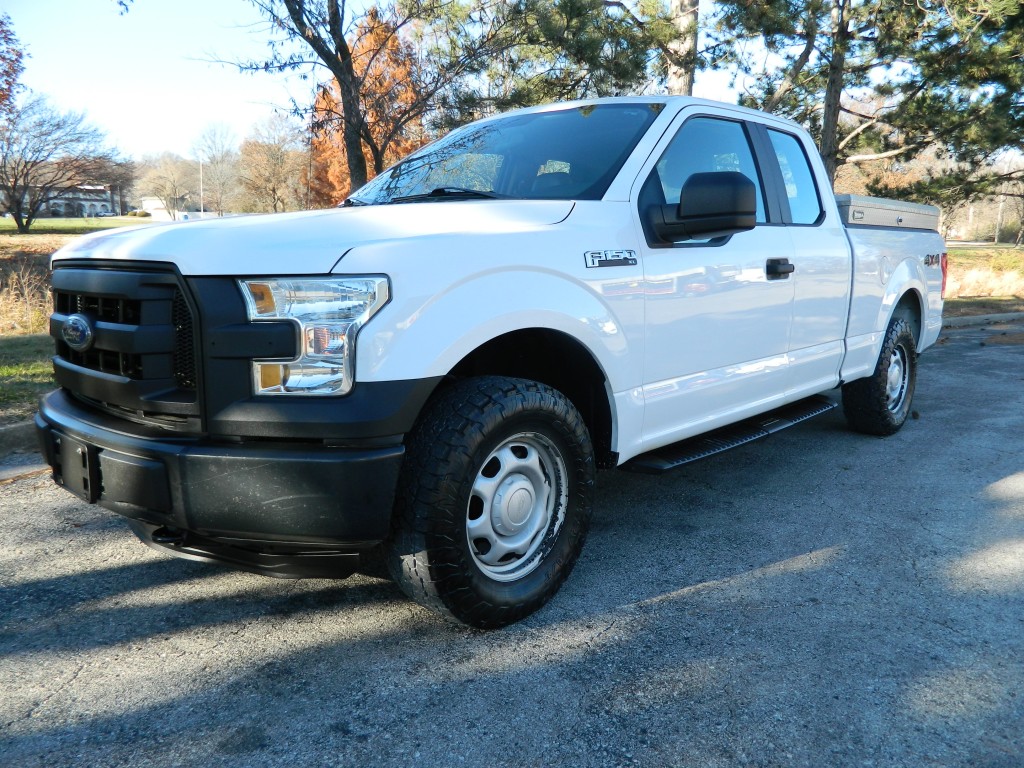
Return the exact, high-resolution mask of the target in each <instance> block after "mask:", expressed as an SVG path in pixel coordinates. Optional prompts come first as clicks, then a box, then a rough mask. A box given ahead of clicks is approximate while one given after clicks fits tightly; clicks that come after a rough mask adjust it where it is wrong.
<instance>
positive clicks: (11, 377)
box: [0, 333, 56, 426]
mask: <svg viewBox="0 0 1024 768" xmlns="http://www.w3.org/2000/svg"><path fill="white" fill-rule="evenodd" d="M52 356H53V339H51V338H50V337H49V336H48V335H46V334H42V333H39V334H35V335H32V336H0V426H2V425H5V424H13V423H15V422H18V421H24V420H25V419H28V418H30V417H31V416H32V414H33V413H34V412H35V410H36V401H37V400H38V399H39V396H40V395H42V394H44V393H46V392H49V391H50V390H51V389H54V388H55V387H56V384H54V382H53V363H52V362H50V358H51V357H52Z"/></svg>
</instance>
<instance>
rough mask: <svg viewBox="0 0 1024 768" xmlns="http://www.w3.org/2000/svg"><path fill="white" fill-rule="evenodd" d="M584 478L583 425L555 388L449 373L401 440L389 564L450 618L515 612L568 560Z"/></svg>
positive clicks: (588, 454) (579, 542) (538, 599)
mask: <svg viewBox="0 0 1024 768" xmlns="http://www.w3.org/2000/svg"><path fill="white" fill-rule="evenodd" d="M593 486H594V452H593V448H592V446H591V442H590V436H589V434H588V432H587V429H586V427H585V425H584V423H583V420H582V418H581V417H580V415H579V413H578V412H577V411H576V409H575V408H574V407H573V405H572V403H571V402H569V400H568V399H567V398H566V397H565V396H564V395H562V394H561V393H560V392H558V391H556V390H554V389H552V388H551V387H548V386H546V385H544V384H539V383H537V382H534V381H528V380H525V379H515V378H506V377H497V376H488V377H479V378H473V379H467V380H465V381H462V382H459V383H456V384H455V385H453V386H452V387H450V388H449V389H448V390H446V391H445V392H443V393H442V394H441V395H439V396H438V397H437V399H435V400H434V401H433V402H432V403H431V404H429V405H428V408H427V411H426V412H425V414H424V416H423V417H422V419H421V420H420V422H419V423H418V425H417V427H416V428H415V429H414V431H413V433H412V434H411V436H410V439H409V442H408V444H407V449H406V458H405V461H404V463H403V466H402V472H401V474H400V478H399V486H398V495H397V500H396V505H395V514H394V516H393V524H392V526H393V530H392V535H391V538H390V540H389V542H388V551H389V558H388V566H389V569H390V571H391V574H392V576H393V578H394V579H395V581H396V582H397V583H398V585H399V586H400V587H401V588H402V590H403V591H404V592H405V593H406V594H407V595H408V596H409V597H410V598H412V599H413V600H415V601H416V602H418V603H420V604H421V605H424V606H426V607H427V608H430V609H432V610H434V611H436V612H438V613H439V614H441V615H442V616H444V617H445V618H447V619H449V620H452V621H456V622H460V623H462V624H466V625H469V626H472V627H478V628H483V629H489V628H496V627H502V626H505V625H507V624H511V623H513V622H515V621H519V620H520V619H522V618H524V617H526V616H528V615H529V614H531V613H533V612H534V611H536V610H537V609H538V608H540V607H541V606H543V605H544V604H545V603H546V602H547V601H548V600H549V599H550V598H551V596H552V595H554V594H555V592H557V591H558V588H559V587H560V586H561V584H562V582H563V581H564V580H565V578H566V577H567V576H568V575H569V572H570V571H571V570H572V567H573V565H574V564H575V562H576V559H577V557H578V556H579V553H580V550H581V548H582V546H583V541H584V539H585V537H586V532H587V526H588V524H589V520H590V513H591V496H592V494H593ZM483 499H487V501H484V500H483ZM481 531H482V532H481ZM474 536H476V538H474ZM517 542H520V543H518V544H517ZM522 542H526V543H522ZM492 545H493V548H492ZM512 545H515V546H517V547H518V549H515V550H514V551H508V552H506V551H505V550H506V548H507V547H509V546H512ZM519 550H522V551H521V552H520V551H519ZM502 552H504V554H503V555H501V557H502V559H501V560H497V559H496V558H497V557H498V553H502Z"/></svg>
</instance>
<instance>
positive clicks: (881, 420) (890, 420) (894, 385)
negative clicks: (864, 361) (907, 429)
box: [843, 317, 917, 436]
mask: <svg viewBox="0 0 1024 768" xmlns="http://www.w3.org/2000/svg"><path fill="white" fill-rule="evenodd" d="M916 381H917V344H916V342H915V341H914V332H913V331H912V330H911V328H910V325H909V324H908V323H907V321H906V320H905V319H903V318H902V317H894V318H893V319H892V320H891V321H890V322H889V328H888V330H887V331H886V334H885V341H884V342H883V343H882V351H881V353H880V354H879V356H878V362H877V363H876V364H875V370H874V372H873V373H872V374H871V376H869V377H868V378H865V379H857V380H856V381H851V382H850V383H849V384H844V385H843V413H844V414H845V415H846V420H847V422H848V423H849V425H850V426H851V427H852V428H853V429H855V430H857V431H858V432H864V433H865V434H869V435H883V436H884V435H891V434H894V433H895V432H897V431H899V429H900V427H902V426H903V423H904V422H905V421H906V420H907V416H908V415H909V414H910V403H911V401H912V400H913V397H914V385H915V383H916Z"/></svg>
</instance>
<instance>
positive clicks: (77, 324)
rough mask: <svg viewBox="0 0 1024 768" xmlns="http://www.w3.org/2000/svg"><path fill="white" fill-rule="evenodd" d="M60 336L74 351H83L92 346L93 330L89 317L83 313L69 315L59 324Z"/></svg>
mask: <svg viewBox="0 0 1024 768" xmlns="http://www.w3.org/2000/svg"><path fill="white" fill-rule="evenodd" d="M60 336H61V338H62V339H64V343H65V344H67V345H68V346H69V347H71V348H72V349H73V350H75V352H85V350H87V349H88V348H89V347H91V346H92V341H93V332H92V325H91V324H90V323H89V318H87V317H86V316H85V315H77V314H76V315H71V316H70V317H69V318H68V319H67V320H65V321H64V325H62V326H61V329H60Z"/></svg>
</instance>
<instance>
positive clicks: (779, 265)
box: [764, 259, 796, 280]
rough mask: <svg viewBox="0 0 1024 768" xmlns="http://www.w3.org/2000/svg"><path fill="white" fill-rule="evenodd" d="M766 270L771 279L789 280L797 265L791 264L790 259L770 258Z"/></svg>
mask: <svg viewBox="0 0 1024 768" xmlns="http://www.w3.org/2000/svg"><path fill="white" fill-rule="evenodd" d="M764 271H765V274H766V275H768V279H769V280H788V279H789V276H790V275H791V274H793V273H794V272H795V271H796V265H795V264H790V263H789V259H768V263H767V264H765V267H764Z"/></svg>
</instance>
